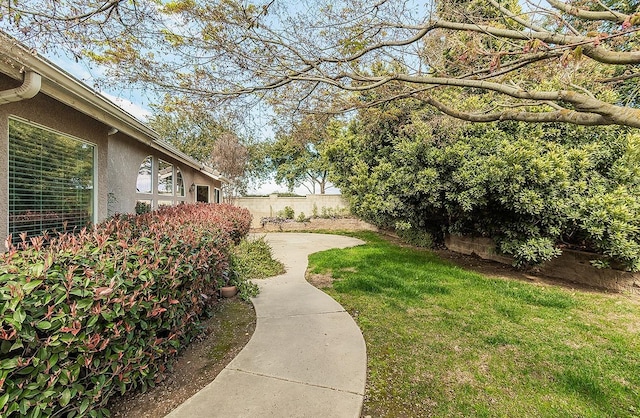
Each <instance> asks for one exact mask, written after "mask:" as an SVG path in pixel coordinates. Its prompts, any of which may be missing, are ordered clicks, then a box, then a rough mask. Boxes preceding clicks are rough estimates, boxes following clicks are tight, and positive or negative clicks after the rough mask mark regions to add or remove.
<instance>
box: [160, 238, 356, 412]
mask: <svg viewBox="0 0 640 418" xmlns="http://www.w3.org/2000/svg"><path fill="white" fill-rule="evenodd" d="M267 240H268V241H269V243H270V244H271V247H272V248H273V253H274V256H275V257H276V258H277V259H279V260H281V261H282V262H283V263H284V264H285V266H286V269H287V273H285V274H283V275H281V276H277V277H273V278H270V279H266V280H260V281H257V283H258V284H259V286H260V295H259V296H258V297H256V298H254V299H253V300H252V301H253V304H254V306H255V309H256V315H257V324H256V329H255V332H254V334H253V336H252V337H251V340H250V341H249V343H248V344H247V345H246V346H245V348H244V349H243V350H242V351H241V352H240V354H238V356H237V357H236V358H235V359H233V360H232V361H231V363H229V365H228V366H227V367H226V368H225V369H224V370H223V371H222V372H221V373H220V374H219V375H218V377H216V379H215V380H214V381H213V382H211V383H210V384H209V385H208V386H206V387H205V388H204V389H202V390H201V391H200V392H198V393H196V394H195V395H194V396H192V397H191V398H189V399H188V400H187V401H186V402H185V403H183V404H182V405H180V406H179V407H178V408H177V409H175V410H174V411H173V412H171V413H170V414H169V415H167V417H169V418H200V417H202V418H204V417H229V418H234V417H322V418H330V417H336V418H337V417H359V416H360V412H361V408H362V401H363V397H364V387H365V379H366V348H365V343H364V339H363V337H362V333H361V332H360V329H359V328H358V326H357V325H356V323H355V322H354V321H353V319H352V318H351V316H350V315H349V314H348V313H347V312H346V311H345V310H344V308H343V307H342V306H340V305H339V304H338V303H337V302H336V301H334V300H333V299H332V298H331V297H329V296H327V295H326V294H325V293H324V292H322V291H320V290H318V289H316V288H315V287H313V286H311V285H310V284H309V283H307V281H306V280H305V278H304V274H305V271H306V269H307V257H308V255H309V254H311V253H314V252H318V251H323V250H326V249H330V248H345V247H350V246H355V245H359V244H363V242H362V241H360V240H358V239H355V238H349V237H343V236H337V235H323V234H295V233H275V234H267Z"/></svg>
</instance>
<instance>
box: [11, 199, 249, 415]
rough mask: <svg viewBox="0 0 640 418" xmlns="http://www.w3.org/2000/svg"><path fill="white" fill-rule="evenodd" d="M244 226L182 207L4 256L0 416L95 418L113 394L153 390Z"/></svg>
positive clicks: (203, 307) (228, 216)
mask: <svg viewBox="0 0 640 418" xmlns="http://www.w3.org/2000/svg"><path fill="white" fill-rule="evenodd" d="M250 221H251V217H250V214H249V212H248V211H246V210H245V209H239V208H235V207H231V206H229V205H204V204H199V205H181V206H178V207H165V208H162V209H160V210H158V211H156V212H151V213H147V214H144V215H139V216H117V217H115V218H113V219H110V220H108V221H105V222H104V223H102V224H99V225H97V226H95V227H94V228H93V229H85V230H82V231H81V232H80V233H79V234H76V235H70V234H64V235H60V236H57V237H53V238H50V237H34V238H31V239H30V240H29V241H28V242H27V240H26V236H23V243H22V244H20V245H18V247H15V246H10V248H9V250H8V251H7V252H6V253H4V254H1V255H0V301H1V302H0V321H1V323H0V340H1V341H2V343H1V344H0V355H1V357H0V358H1V360H0V388H1V389H2V392H0V393H2V395H0V415H1V416H3V417H17V416H31V417H38V416H60V415H66V416H87V415H89V416H96V417H100V416H105V415H108V411H107V410H106V409H105V408H104V406H105V405H106V403H107V401H108V400H109V398H110V397H111V396H112V395H114V394H115V393H116V392H118V391H119V392H125V391H127V390H131V389H133V388H136V387H141V388H143V389H144V388H146V387H147V386H153V385H154V384H155V383H156V382H157V381H159V380H161V379H162V374H163V372H164V371H165V370H166V368H167V365H170V364H171V360H172V358H173V357H175V355H176V353H177V352H178V351H179V350H180V349H181V348H182V347H183V346H184V345H185V344H186V343H188V342H189V341H191V340H192V339H193V338H194V336H195V335H197V334H198V332H199V326H198V321H199V319H200V318H202V317H203V316H204V315H207V312H208V306H209V305H211V304H212V303H214V301H215V296H216V294H217V287H216V283H217V278H218V277H220V276H223V275H224V274H226V272H227V269H228V252H229V249H230V247H231V246H232V244H233V242H234V241H239V240H240V239H241V238H242V236H244V235H246V231H248V229H249V224H250ZM8 243H10V240H8Z"/></svg>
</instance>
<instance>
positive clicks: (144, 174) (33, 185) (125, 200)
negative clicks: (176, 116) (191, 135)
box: [0, 33, 225, 250]
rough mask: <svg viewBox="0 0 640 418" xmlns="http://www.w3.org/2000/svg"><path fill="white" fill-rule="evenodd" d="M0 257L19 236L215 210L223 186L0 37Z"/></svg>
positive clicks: (58, 72) (111, 106) (103, 100)
mask: <svg viewBox="0 0 640 418" xmlns="http://www.w3.org/2000/svg"><path fill="white" fill-rule="evenodd" d="M0 179H2V183H1V184H0V236H2V238H3V239H2V240H0V250H1V249H3V248H4V244H3V242H4V237H6V236H8V235H9V234H13V236H14V239H16V237H17V235H18V234H19V233H21V232H27V233H28V236H34V235H39V234H41V233H42V231H43V230H47V231H54V230H57V231H61V230H63V229H66V230H72V229H74V228H81V227H83V226H86V225H87V224H90V223H95V222H99V221H101V220H104V219H105V218H107V217H109V216H111V215H114V214H116V213H134V212H135V211H136V210H138V211H140V210H145V209H149V208H157V207H159V206H162V205H177V204H181V203H185V202H196V201H201V202H210V203H219V202H220V189H221V186H222V182H223V181H225V179H224V178H223V177H221V176H220V175H218V173H217V172H215V171H214V170H212V169H211V168H209V167H206V166H204V165H203V164H201V163H199V162H198V161H196V160H194V159H193V158H190V157H189V156H187V155H185V154H183V153H182V152H180V151H178V150H177V149H176V148H174V147H172V146H171V145H169V144H168V143H166V142H163V141H162V138H160V137H159V135H158V134H157V133H156V132H154V131H153V130H151V129H150V128H149V127H148V126H146V125H145V124H144V123H142V122H141V121H139V120H138V119H136V118H135V117H134V116H132V115H131V114H129V113H127V112H126V111H124V110H123V109H121V108H120V107H118V106H117V105H115V104H114V103H113V102H111V101H110V100H109V99H107V98H106V97H104V96H103V95H101V94H99V93H98V92H96V91H94V90H93V89H91V88H90V87H88V86H87V85H85V84H83V83H82V82H81V81H80V80H78V79H76V78H74V77H73V76H71V75H70V74H69V73H67V72H66V71H64V70H62V69H61V68H59V67H58V66H56V65H55V64H53V63H52V62H50V61H48V60H47V59H44V58H43V57H39V56H38V55H37V54H35V53H33V52H32V51H30V50H28V49H27V48H25V47H24V46H22V45H20V44H19V43H18V42H16V41H15V40H13V39H11V38H9V37H7V36H5V35H4V34H1V33H0Z"/></svg>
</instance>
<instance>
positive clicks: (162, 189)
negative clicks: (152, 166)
mask: <svg viewBox="0 0 640 418" xmlns="http://www.w3.org/2000/svg"><path fill="white" fill-rule="evenodd" d="M158 194H161V195H168V196H172V195H173V164H170V163H168V162H166V161H163V160H158Z"/></svg>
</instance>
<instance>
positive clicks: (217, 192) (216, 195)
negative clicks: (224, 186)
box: [213, 188, 222, 203]
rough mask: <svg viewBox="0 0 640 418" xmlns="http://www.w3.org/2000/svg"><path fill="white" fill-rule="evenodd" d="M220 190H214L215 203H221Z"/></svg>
mask: <svg viewBox="0 0 640 418" xmlns="http://www.w3.org/2000/svg"><path fill="white" fill-rule="evenodd" d="M221 201H222V200H221V199H220V189H217V188H216V189H213V203H220V202H221Z"/></svg>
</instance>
